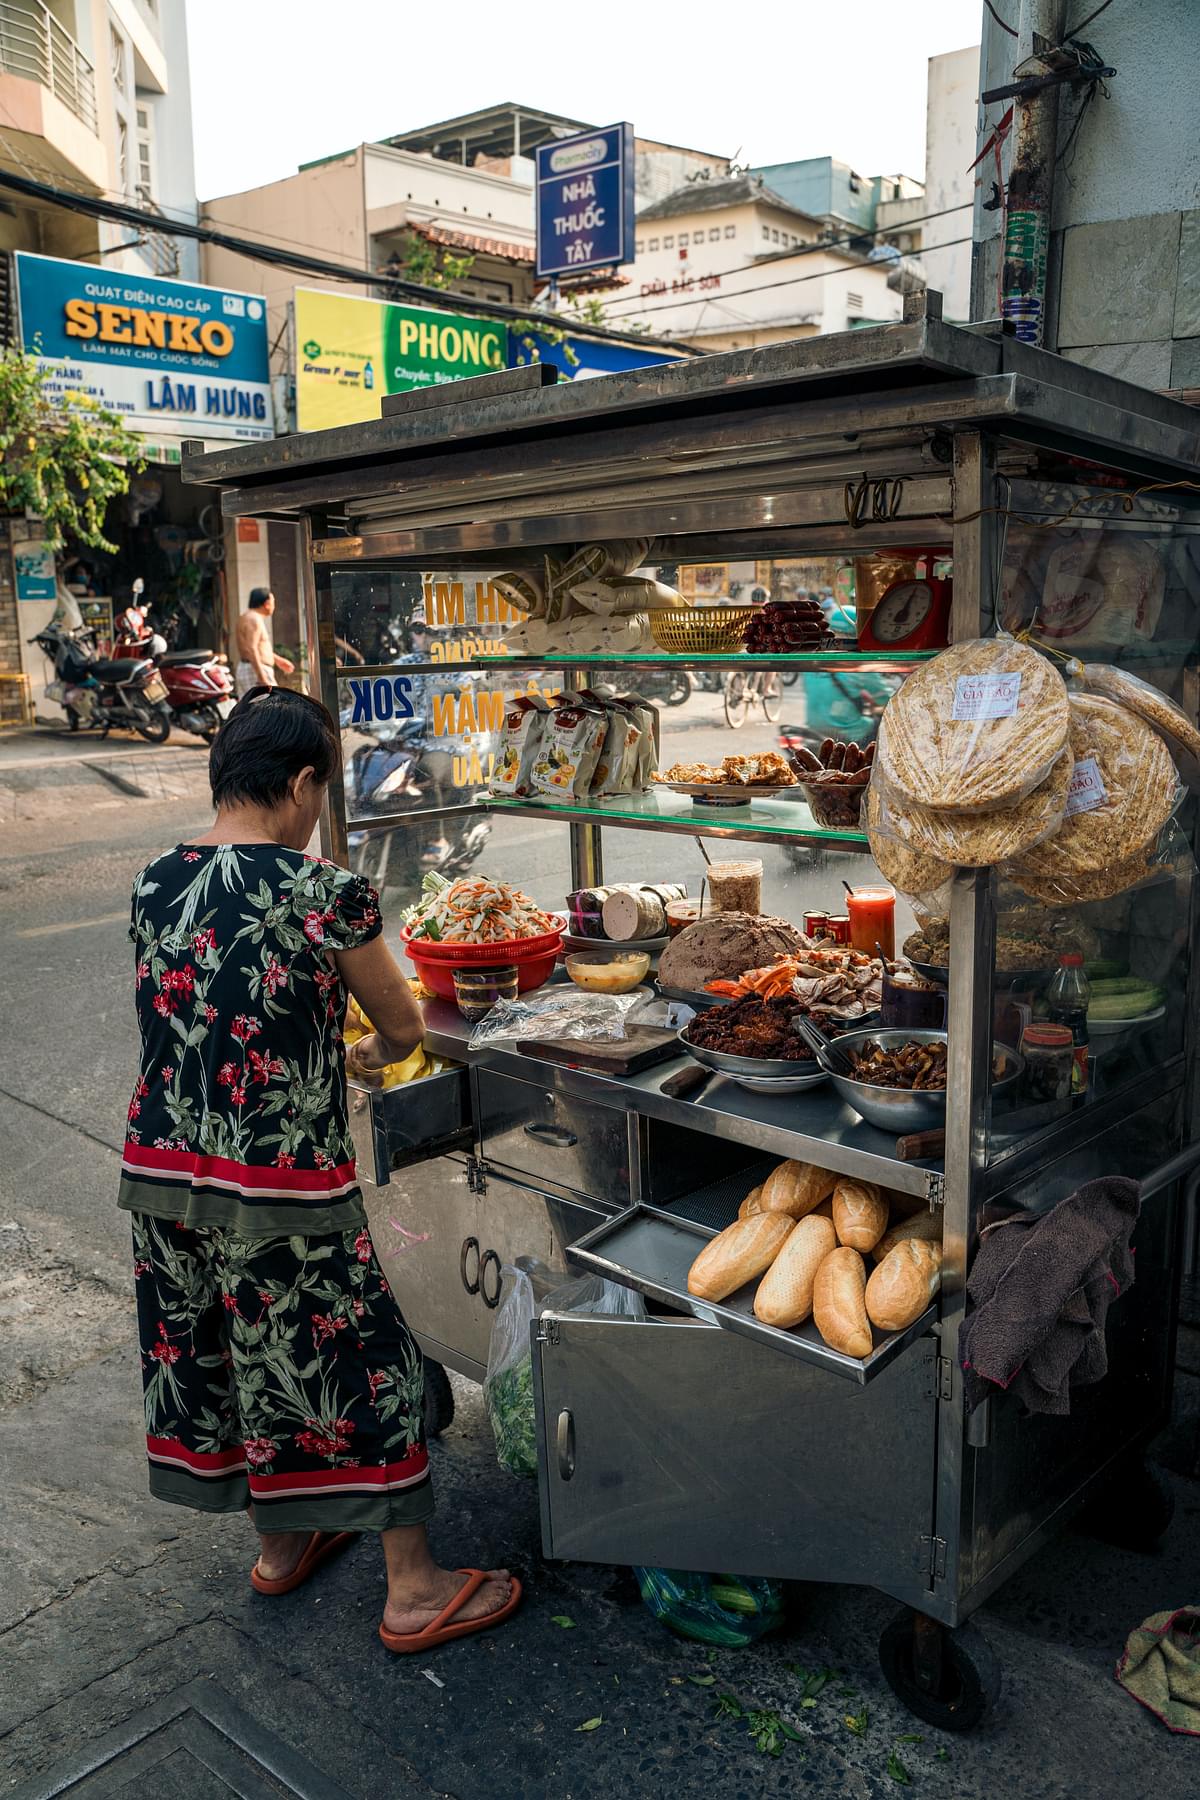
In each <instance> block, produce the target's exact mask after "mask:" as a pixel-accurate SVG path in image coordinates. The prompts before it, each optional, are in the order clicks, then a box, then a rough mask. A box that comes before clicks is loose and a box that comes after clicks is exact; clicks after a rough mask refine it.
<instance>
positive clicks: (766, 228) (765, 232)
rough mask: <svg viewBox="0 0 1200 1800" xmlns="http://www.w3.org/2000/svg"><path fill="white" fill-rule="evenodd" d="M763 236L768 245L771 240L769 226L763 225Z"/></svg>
mask: <svg viewBox="0 0 1200 1800" xmlns="http://www.w3.org/2000/svg"><path fill="white" fill-rule="evenodd" d="M763 236H764V238H766V240H767V241H768V243H769V242H770V239H771V228H770V226H769V225H764V226H763Z"/></svg>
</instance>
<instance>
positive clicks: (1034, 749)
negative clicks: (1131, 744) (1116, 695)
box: [875, 637, 1070, 813]
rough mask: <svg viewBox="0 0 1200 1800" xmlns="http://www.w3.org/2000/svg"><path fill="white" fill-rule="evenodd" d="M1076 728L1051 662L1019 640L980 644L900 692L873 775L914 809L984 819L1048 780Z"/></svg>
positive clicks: (946, 653) (917, 676)
mask: <svg viewBox="0 0 1200 1800" xmlns="http://www.w3.org/2000/svg"><path fill="white" fill-rule="evenodd" d="M1069 722H1070V713H1069V709H1068V706H1067V690H1066V685H1065V683H1064V681H1063V678H1062V676H1061V675H1060V674H1059V672H1058V670H1057V669H1056V668H1055V667H1054V664H1053V663H1052V662H1050V660H1049V659H1048V658H1047V657H1045V656H1041V655H1039V654H1038V652H1037V651H1036V650H1032V649H1030V647H1029V646H1028V645H1027V644H1020V643H1017V642H1016V640H1015V639H1013V638H1006V637H997V638H974V639H972V640H970V641H969V642H967V643H964V644H955V645H954V646H953V647H952V648H951V649H949V650H943V651H942V653H941V655H940V656H935V657H934V658H933V660H932V662H928V663H924V664H922V665H921V667H920V668H917V669H914V671H913V673H912V674H911V675H910V676H909V677H908V678H907V680H905V681H904V682H902V683H901V685H900V687H899V688H898V689H897V690H896V692H895V693H894V694H893V695H892V698H891V699H890V700H889V702H888V705H887V709H886V711H885V712H884V715H883V718H882V720H881V721H880V726H879V740H878V747H877V749H876V754H875V766H876V768H877V769H878V770H880V771H881V772H882V774H883V775H884V777H885V778H886V781H887V785H888V789H889V791H890V792H891V793H894V794H895V795H897V796H898V797H899V798H900V799H902V800H904V801H905V802H907V803H908V804H910V805H914V806H924V807H929V808H936V809H938V810H941V811H944V812H962V813H973V812H987V811H989V810H990V809H991V808H993V807H996V806H1002V805H1004V804H1006V803H1008V804H1011V803H1013V802H1015V801H1017V800H1020V799H1023V798H1024V797H1025V796H1026V795H1027V794H1030V793H1032V792H1033V790H1034V789H1035V788H1036V787H1040V786H1041V784H1042V782H1044V781H1045V780H1047V778H1048V777H1049V775H1050V772H1051V770H1052V769H1053V767H1054V764H1055V762H1056V760H1057V759H1058V757H1059V756H1061V754H1062V752H1063V751H1064V750H1065V749H1066V747H1067V730H1068V725H1069Z"/></svg>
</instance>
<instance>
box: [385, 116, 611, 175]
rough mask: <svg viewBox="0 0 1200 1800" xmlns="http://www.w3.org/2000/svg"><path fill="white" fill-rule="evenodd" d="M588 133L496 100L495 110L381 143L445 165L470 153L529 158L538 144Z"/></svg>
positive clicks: (581, 126)
mask: <svg viewBox="0 0 1200 1800" xmlns="http://www.w3.org/2000/svg"><path fill="white" fill-rule="evenodd" d="M593 129H594V128H593V127H592V126H591V125H589V124H587V123H586V122H585V121H583V120H580V119H568V118H565V117H564V116H563V114H562V113H551V112H542V111H541V110H540V109H539V108H538V107H536V106H522V105H520V104H519V103H518V102H517V101H515V100H501V101H500V102H499V104H498V105H496V106H483V107H480V108H479V109H478V111H476V112H469V113H460V114H459V115H458V117H457V118H454V119H442V120H440V121H439V122H438V123H437V124H436V125H423V126H421V127H419V128H418V129H417V130H416V131H400V132H397V133H396V135H395V136H394V137H388V138H384V139H383V140H382V141H383V142H384V143H385V144H391V145H393V146H394V147H395V148H396V149H397V150H413V151H417V152H422V151H423V152H424V153H425V154H427V155H429V156H440V157H441V158H442V159H443V161H446V162H461V163H464V164H465V163H466V162H467V160H468V156H469V155H479V154H482V155H484V156H514V155H521V156H532V154H533V152H534V151H535V150H536V149H537V147H538V145H539V144H546V143H549V142H550V141H551V140H552V139H553V138H561V137H573V136H574V135H575V133H576V132H577V131H591V130H593Z"/></svg>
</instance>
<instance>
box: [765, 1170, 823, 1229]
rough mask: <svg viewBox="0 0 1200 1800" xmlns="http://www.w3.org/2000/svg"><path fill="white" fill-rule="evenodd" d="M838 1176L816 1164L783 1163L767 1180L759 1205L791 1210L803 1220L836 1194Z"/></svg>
mask: <svg viewBox="0 0 1200 1800" xmlns="http://www.w3.org/2000/svg"><path fill="white" fill-rule="evenodd" d="M836 1183H837V1176H836V1175H834V1174H832V1173H831V1172H830V1171H829V1170H828V1169H818V1168H817V1166H816V1164H815V1163H804V1162H781V1163H779V1164H777V1165H776V1167H775V1168H773V1169H772V1170H771V1173H770V1174H769V1175H768V1176H767V1179H766V1180H765V1181H764V1182H763V1186H762V1194H761V1195H760V1197H759V1205H760V1207H761V1208H762V1210H763V1212H782V1213H789V1214H790V1215H791V1217H792V1218H793V1219H802V1218H803V1217H804V1215H805V1213H810V1212H811V1211H812V1210H813V1208H814V1206H819V1205H820V1204H821V1202H822V1200H825V1199H827V1198H828V1196H829V1195H830V1194H832V1192H833V1190H834V1187H835V1185H836Z"/></svg>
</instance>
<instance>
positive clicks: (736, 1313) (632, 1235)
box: [567, 1164, 937, 1387]
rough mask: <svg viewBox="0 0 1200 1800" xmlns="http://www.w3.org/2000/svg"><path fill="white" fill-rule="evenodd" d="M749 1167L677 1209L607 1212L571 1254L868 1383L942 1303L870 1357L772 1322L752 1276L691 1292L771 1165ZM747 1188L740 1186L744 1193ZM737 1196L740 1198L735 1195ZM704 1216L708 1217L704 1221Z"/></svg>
mask: <svg viewBox="0 0 1200 1800" xmlns="http://www.w3.org/2000/svg"><path fill="white" fill-rule="evenodd" d="M773 1166H774V1165H773V1164H768V1165H764V1166H763V1167H762V1168H759V1169H757V1170H747V1171H743V1173H742V1174H741V1175H740V1176H739V1177H736V1178H733V1179H731V1180H728V1181H726V1182H722V1183H714V1184H713V1187H712V1188H702V1189H700V1190H699V1192H697V1193H695V1194H689V1195H686V1196H685V1197H684V1198H683V1199H680V1200H676V1201H673V1202H672V1203H671V1206H670V1208H669V1209H668V1208H667V1207H657V1206H641V1205H635V1206H631V1207H628V1208H627V1209H626V1210H625V1211H624V1212H621V1213H618V1214H617V1215H616V1217H615V1218H612V1219H606V1220H605V1222H604V1224H603V1225H599V1226H597V1227H596V1229H595V1231H589V1232H588V1233H587V1235H586V1236H585V1237H581V1238H579V1239H578V1240H577V1242H576V1243H574V1244H571V1245H569V1246H568V1249H567V1258H568V1260H569V1261H570V1262H572V1263H577V1264H578V1265H579V1266H580V1267H581V1268H585V1269H591V1270H593V1271H594V1272H595V1273H596V1274H598V1275H603V1276H606V1277H607V1279H608V1280H610V1281H615V1282H618V1283H619V1284H620V1285H621V1286H622V1287H631V1288H636V1289H637V1291H638V1292H639V1293H641V1294H645V1295H646V1296H647V1298H649V1299H651V1300H658V1301H660V1302H661V1303H662V1304H663V1305H665V1306H669V1307H672V1308H674V1309H675V1310H676V1311H677V1312H685V1313H691V1315H692V1316H693V1318H697V1319H703V1320H705V1321H706V1323H708V1324H710V1325H720V1326H723V1327H724V1328H725V1330H727V1331H737V1332H740V1333H741V1334H742V1336H743V1337H752V1338H757V1339H758V1340H759V1342H760V1343H763V1344H767V1345H769V1346H770V1348H771V1349H773V1350H780V1351H782V1352H783V1353H784V1354H785V1355H788V1356H794V1357H796V1358H797V1359H798V1360H799V1361H800V1362H806V1363H813V1364H815V1365H816V1366H817V1367H818V1368H822V1369H828V1370H829V1371H830V1372H831V1373H832V1374H834V1375H840V1376H841V1377H842V1378H843V1380H846V1381H853V1382H855V1383H857V1384H858V1385H859V1386H860V1387H861V1386H865V1385H866V1384H867V1382H869V1381H873V1380H874V1379H875V1377H876V1376H877V1375H879V1374H880V1373H881V1372H882V1371H883V1370H884V1369H886V1368H887V1366H888V1364H889V1363H891V1362H894V1361H895V1359H896V1358H897V1357H898V1356H899V1355H900V1353H901V1351H902V1350H904V1349H905V1348H906V1347H907V1346H908V1345H909V1344H911V1343H912V1342H913V1341H914V1340H915V1339H916V1338H919V1337H923V1336H924V1334H925V1333H926V1332H927V1331H928V1330H929V1328H930V1327H931V1325H933V1324H934V1323H935V1321H936V1319H937V1307H936V1306H929V1307H927V1308H926V1310H925V1311H924V1312H923V1313H922V1314H921V1317H920V1318H919V1319H917V1320H915V1321H914V1323H913V1324H911V1325H910V1326H909V1327H908V1329H907V1330H906V1331H897V1332H893V1333H892V1334H891V1336H889V1337H885V1338H883V1339H882V1340H881V1341H880V1343H879V1344H878V1345H877V1346H876V1348H875V1349H874V1350H873V1351H872V1352H871V1354H870V1356H867V1357H863V1358H862V1359H859V1358H858V1357H854V1356H843V1355H842V1353H841V1351H840V1350H832V1349H831V1348H830V1347H829V1345H828V1344H827V1343H826V1342H825V1340H824V1339H823V1338H822V1337H821V1335H820V1333H819V1332H818V1330H817V1328H816V1326H815V1325H814V1324H813V1322H812V1320H811V1319H810V1320H809V1321H808V1322H807V1324H804V1325H799V1326H797V1327H796V1328H795V1329H794V1330H792V1331H783V1330H781V1329H780V1328H779V1327H778V1326H776V1325H764V1324H763V1323H762V1321H761V1320H759V1319H756V1318H755V1316H754V1291H755V1288H756V1286H757V1283H756V1282H752V1281H751V1282H747V1284H746V1286H745V1287H743V1288H740V1289H739V1290H738V1292H737V1293H736V1294H731V1295H730V1296H729V1298H728V1299H727V1300H723V1301H721V1302H719V1303H718V1302H714V1301H711V1300H697V1299H696V1298H695V1296H694V1295H692V1294H689V1293H688V1291H687V1278H688V1270H689V1269H690V1268H691V1266H692V1264H693V1263H694V1262H695V1260H696V1258H697V1256H698V1255H699V1254H700V1251H701V1250H702V1249H703V1248H704V1245H705V1244H706V1243H707V1242H708V1240H709V1239H710V1238H714V1237H716V1236H717V1233H718V1232H719V1231H723V1230H724V1228H725V1226H726V1225H729V1224H732V1222H733V1220H734V1219H735V1218H736V1217H737V1209H738V1205H739V1204H740V1201H741V1200H742V1199H744V1197H745V1195H746V1194H748V1193H749V1192H750V1189H751V1188H752V1187H753V1186H755V1184H756V1182H757V1181H760V1180H761V1179H762V1177H763V1175H764V1174H765V1173H766V1170H767V1168H769V1167H773ZM739 1190H740V1192H739ZM735 1196H736V1197H735ZM693 1214H694V1215H695V1216H694V1217H693V1216H689V1215H693ZM701 1221H703V1223H701Z"/></svg>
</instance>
